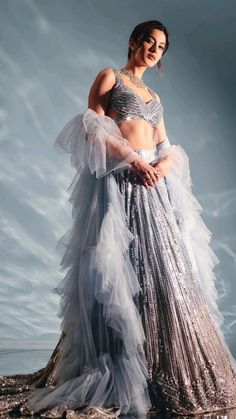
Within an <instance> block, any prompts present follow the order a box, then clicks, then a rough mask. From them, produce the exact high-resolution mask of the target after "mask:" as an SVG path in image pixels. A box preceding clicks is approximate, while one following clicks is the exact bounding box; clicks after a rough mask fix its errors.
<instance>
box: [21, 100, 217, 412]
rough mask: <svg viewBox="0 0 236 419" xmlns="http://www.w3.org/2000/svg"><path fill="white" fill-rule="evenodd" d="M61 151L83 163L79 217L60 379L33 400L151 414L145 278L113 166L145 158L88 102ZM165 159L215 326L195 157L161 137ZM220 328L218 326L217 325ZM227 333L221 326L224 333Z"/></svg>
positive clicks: (69, 264)
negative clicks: (141, 297) (142, 310)
mask: <svg viewBox="0 0 236 419" xmlns="http://www.w3.org/2000/svg"><path fill="white" fill-rule="evenodd" d="M54 147H55V150H56V151H60V152H61V151H63V152H69V153H71V165H72V167H75V168H76V174H75V177H74V180H73V182H72V184H71V186H70V188H69V189H70V191H71V195H70V198H69V200H70V202H71V203H72V206H73V209H72V217H73V225H72V227H71V229H70V230H69V231H68V232H67V233H66V234H65V235H64V236H63V237H62V238H60V239H59V241H58V244H57V249H58V250H59V249H61V246H63V248H64V249H65V252H64V254H63V257H62V261H61V266H62V268H61V270H66V271H67V272H66V275H65V277H64V278H63V280H62V281H61V283H60V284H59V285H58V286H57V288H56V289H55V291H56V292H57V293H58V294H59V295H60V296H61V300H60V310H59V313H58V316H59V317H60V318H62V322H61V330H62V331H63V336H64V338H63V339H62V341H61V344H60V347H59V356H58V361H57V363H56V365H55V368H54V371H53V381H54V383H53V385H52V386H51V387H47V388H41V389H36V390H35V391H34V393H33V395H32V396H31V397H30V398H29V402H28V403H29V407H30V408H31V409H33V410H34V411H39V410H42V409H48V408H53V407H54V406H61V407H62V409H65V408H66V407H68V408H72V409H76V408H80V407H83V406H88V405H90V406H92V405H93V406H104V407H110V406H113V405H114V406H118V407H119V408H120V412H121V413H122V414H127V413H129V414H132V413H139V414H145V413H146V412H147V411H148V410H149V408H150V407H151V403H150V399H149V395H148V390H147V378H148V375H147V361H146V358H145V353H144V349H143V347H144V346H143V344H144V341H145V335H144V331H143V327H142V322H141V317H140V315H139V312H138V309H137V306H136V304H135V301H136V297H137V295H138V293H139V291H140V285H139V282H138V279H137V276H136V274H135V271H134V269H133V267H132V265H131V262H130V260H129V253H128V250H129V245H130V243H131V241H132V240H133V238H134V237H133V235H132V233H131V232H130V231H129V229H128V228H127V225H126V215H125V209H124V206H123V201H122V197H121V194H120V191H119V188H118V185H117V183H116V181H115V179H114V177H113V176H108V175H109V174H110V173H111V172H112V171H113V170H115V169H117V168H122V167H124V168H125V167H130V162H132V161H133V160H134V158H135V157H136V156H138V155H137V154H136V153H135V151H134V150H133V149H132V147H131V146H130V144H129V142H128V141H127V140H126V139H125V138H123V137H122V134H121V131H120V130H119V128H118V126H117V125H116V124H115V122H114V121H113V120H112V119H111V118H110V117H108V116H99V115H98V114H97V113H96V112H94V111H93V110H92V109H90V108H88V109H87V110H86V111H85V112H84V113H82V114H78V115H76V116H75V117H74V118H72V119H71V120H70V121H69V122H68V123H67V124H66V125H65V127H64V128H63V130H62V131H61V132H60V134H59V135H58V136H57V138H56V141H55V145H54ZM157 151H158V158H160V159H161V158H164V157H166V156H167V155H169V156H170V157H171V159H172V164H171V169H170V171H169V173H168V175H167V176H166V180H167V183H168V188H169V194H170V200H171V204H172V206H173V210H174V212H175V215H176V219H177V222H178V224H179V228H180V230H181V233H182V236H183V239H184V241H185V243H186V247H187V249H188V251H189V255H190V258H191V260H192V263H193V266H194V269H195V271H196V274H197V275H198V278H199V281H200V284H201V287H202V289H203V291H204V294H205V296H206V299H207V303H208V305H209V309H210V311H211V313H212V316H213V318H214V320H215V322H216V325H217V327H218V326H220V325H221V323H222V320H223V318H222V315H221V314H220V312H219V310H218V307H217V303H216V299H217V292H216V288H215V277H214V274H213V271H212V270H213V268H214V266H215V265H216V264H217V263H218V259H217V257H216V255H215V254H214V253H213V251H212V249H211V248H210V246H209V241H210V236H211V234H210V232H209V230H208V229H207V227H206V226H205V225H204V223H203V221H202V219H201V217H200V211H201V209H202V208H201V206H200V204H199V203H198V202H197V200H196V198H195V197H194V196H193V194H192V192H191V177H190V172H189V164H188V157H187V155H186V153H185V152H184V150H183V149H182V148H181V147H180V146H178V145H171V144H170V142H169V139H168V138H167V137H166V139H165V141H164V142H162V143H161V144H159V145H157ZM218 329H219V331H220V327H218ZM221 335H222V339H223V334H222V332H221Z"/></svg>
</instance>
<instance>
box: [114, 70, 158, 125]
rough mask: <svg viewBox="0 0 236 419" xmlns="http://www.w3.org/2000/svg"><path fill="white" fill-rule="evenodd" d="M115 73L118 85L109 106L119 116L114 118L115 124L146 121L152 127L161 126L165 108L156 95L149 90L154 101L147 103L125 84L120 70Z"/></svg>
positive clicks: (115, 86) (116, 84)
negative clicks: (136, 120)
mask: <svg viewBox="0 0 236 419" xmlns="http://www.w3.org/2000/svg"><path fill="white" fill-rule="evenodd" d="M113 71H114V73H115V78H116V83H115V85H114V86H113V88H112V90H111V93H110V97H109V104H110V105H111V106H112V107H113V108H114V109H115V110H116V111H117V112H118V114H119V116H117V117H116V118H114V121H115V123H116V124H119V123H121V122H123V121H126V120H127V121H128V120H131V119H144V120H146V121H147V122H148V123H149V124H150V125H151V126H152V127H155V126H156V125H157V124H159V122H160V121H161V119H162V116H163V111H164V108H163V106H162V104H161V102H159V101H158V99H157V97H156V95H155V93H154V92H153V91H152V90H151V89H149V91H150V93H151V94H152V96H153V99H152V100H150V101H149V102H147V103H146V102H145V101H144V100H143V99H142V98H141V96H140V95H139V94H138V93H136V92H135V91H134V90H133V89H132V88H129V86H127V85H126V84H125V82H124V81H123V79H122V77H121V76H120V73H119V71H118V70H113Z"/></svg>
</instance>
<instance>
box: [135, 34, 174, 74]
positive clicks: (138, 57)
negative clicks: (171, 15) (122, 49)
mask: <svg viewBox="0 0 236 419" xmlns="http://www.w3.org/2000/svg"><path fill="white" fill-rule="evenodd" d="M165 45H166V36H165V34H164V32H163V31H161V30H160V29H152V30H151V32H150V34H149V36H148V37H147V38H146V39H145V41H143V43H142V45H141V46H140V47H139V48H138V49H137V50H136V48H137V42H135V41H132V42H131V46H133V47H134V51H133V57H134V60H135V63H136V64H137V65H140V66H145V67H153V66H154V65H156V64H157V63H158V61H159V60H160V59H161V57H162V54H163V50H164V48H165Z"/></svg>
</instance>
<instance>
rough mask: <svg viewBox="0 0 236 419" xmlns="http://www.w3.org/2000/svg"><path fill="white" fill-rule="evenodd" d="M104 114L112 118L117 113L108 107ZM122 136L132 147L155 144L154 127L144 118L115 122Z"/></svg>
mask: <svg viewBox="0 0 236 419" xmlns="http://www.w3.org/2000/svg"><path fill="white" fill-rule="evenodd" d="M106 115H107V116H109V117H110V118H112V119H114V118H116V117H117V113H116V112H114V111H113V109H111V108H110V110H109V111H107V112H106ZM117 126H118V127H119V129H120V131H121V133H122V136H123V137H124V138H125V139H126V140H128V141H129V143H130V145H131V146H132V147H133V148H134V149H141V148H151V147H153V146H154V145H155V142H154V128H153V127H152V126H151V125H150V124H149V123H148V122H147V121H145V119H129V120H125V121H122V122H120V123H119V124H117Z"/></svg>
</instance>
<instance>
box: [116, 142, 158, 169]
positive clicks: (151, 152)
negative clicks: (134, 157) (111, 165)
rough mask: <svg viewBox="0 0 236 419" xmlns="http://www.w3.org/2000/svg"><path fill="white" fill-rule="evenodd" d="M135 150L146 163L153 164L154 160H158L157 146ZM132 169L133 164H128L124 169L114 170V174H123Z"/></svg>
mask: <svg viewBox="0 0 236 419" xmlns="http://www.w3.org/2000/svg"><path fill="white" fill-rule="evenodd" d="M133 150H134V151H135V152H136V153H137V154H138V155H139V156H140V157H141V158H142V159H143V160H145V161H146V162H148V163H151V162H152V161H153V160H156V159H157V155H158V152H157V146H156V145H154V146H152V147H145V148H133ZM129 168H132V166H131V164H129V163H127V165H125V166H123V167H119V168H118V169H115V170H113V172H114V173H117V172H121V171H123V170H127V169H129Z"/></svg>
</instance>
